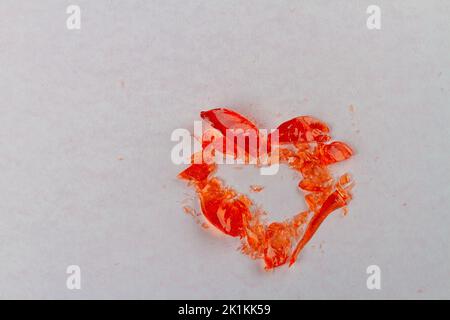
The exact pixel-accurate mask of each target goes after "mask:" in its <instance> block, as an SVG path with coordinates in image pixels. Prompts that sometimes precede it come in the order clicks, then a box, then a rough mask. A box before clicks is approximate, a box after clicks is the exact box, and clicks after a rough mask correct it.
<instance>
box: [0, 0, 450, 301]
mask: <svg viewBox="0 0 450 320" xmlns="http://www.w3.org/2000/svg"><path fill="white" fill-rule="evenodd" d="M69 4H78V5H80V7H81V10H82V23H81V30H79V31H69V30H67V29H66V18H67V14H66V12H65V11H66V7H67V6H68V5H69ZM370 4H377V5H379V6H380V7H381V10H382V29H381V30H379V31H369V30H368V29H367V28H366V19H367V14H366V8H367V7H368V5H370ZM449 35H450V2H448V1H444V0H442V1H419V0H418V1H381V0H377V1H316V0H310V1H294V0H292V1H278V0H277V1H275V0H272V1H262V0H258V1H256V0H254V1H219V0H209V1H181V0H177V1H174V0H169V1H167V0H164V1H106V0H96V1H81V0H79V1H75V0H73V1H56V0H55V1H44V0H41V1H31V0H30V1H23V0H21V1H18V0H8V1H7V0H2V1H1V3H0V72H1V77H0V297H1V298H75V299H76V298H205V299H206V298H236V299H240V298H274V299H278V298H357V299H359V298H369V299H379V298H418V299H421V298H447V299H448V298H450V248H449V240H450V236H449V228H450V212H449V209H450V170H449V167H450V165H449V163H450V162H449V160H450V157H449V156H450V131H449V123H450V106H449V102H450V37H449ZM350 105H353V106H354V108H355V111H354V112H353V113H351V112H349V106H350ZM216 106H230V107H234V108H235V109H237V110H239V111H241V112H243V113H244V114H248V115H251V116H253V118H254V119H255V120H257V121H258V123H259V124H260V126H261V127H263V128H273V127H275V126H276V125H277V124H278V123H280V122H281V121H283V120H286V119H289V118H291V117H293V116H297V115H302V114H312V115H314V116H317V117H319V118H322V119H324V120H326V121H327V122H329V123H330V124H331V126H332V128H333V131H332V132H333V135H334V137H336V138H337V139H340V140H343V141H347V142H348V143H350V144H351V145H352V146H353V147H354V148H355V150H356V151H357V155H356V156H355V157H354V158H353V159H352V160H350V161H347V163H346V164H345V166H344V167H342V169H346V170H349V171H350V172H351V173H352V174H353V175H354V177H355V179H356V182H357V185H356V189H355V192H354V195H355V199H354V201H353V202H352V203H351V205H350V213H349V215H348V216H347V217H345V218H343V217H342V214H341V213H336V214H334V215H332V216H330V217H329V218H328V219H327V220H326V221H325V223H324V224H323V225H322V227H321V229H320V230H319V232H318V233H317V234H316V236H315V237H314V239H313V241H312V242H311V243H310V244H309V245H308V247H307V248H306V249H305V250H304V252H303V253H302V255H301V256H300V260H299V263H298V264H296V265H295V267H294V268H291V269H288V268H281V269H279V270H276V271H275V272H272V273H266V272H264V271H262V267H261V265H260V264H259V263H258V262H255V261H251V260H250V259H248V258H247V257H246V256H243V255H241V254H239V253H238V252H237V251H236V250H235V249H236V248H237V246H238V244H239V241H237V240H236V239H231V238H230V239H228V238H226V237H225V236H217V235H214V234H212V233H210V232H205V231H203V230H201V228H200V227H199V226H198V225H196V224H195V223H194V221H193V220H192V219H190V218H189V217H188V216H186V215H185V214H183V212H182V210H181V205H182V204H181V202H182V201H183V200H184V199H185V198H186V194H189V189H188V188H187V187H186V186H185V184H184V183H182V182H179V181H177V180H176V179H175V176H176V174H177V173H178V171H179V170H181V169H182V168H180V167H177V166H175V165H173V164H172V163H171V161H170V150H171V148H172V147H173V145H174V143H172V142H171V141H170V134H171V132H172V130H173V129H175V128H179V127H185V128H191V127H192V124H193V121H194V120H197V119H198V118H199V115H198V114H199V112H200V111H201V110H204V109H207V108H209V107H216ZM229 171H230V173H232V172H236V171H233V170H229ZM246 172H248V173H249V178H248V180H244V179H243V178H242V177H243V176H244V175H239V174H238V175H236V174H235V175H234V176H233V177H230V178H229V179H231V180H233V179H234V180H235V183H236V184H237V185H243V186H246V187H244V188H247V187H248V184H249V183H250V182H252V181H253V180H254V181H257V180H258V182H261V183H264V184H265V185H266V186H267V189H266V190H265V191H263V193H262V194H261V195H258V197H257V198H258V200H259V201H260V203H261V204H262V205H263V206H265V207H266V208H267V209H268V210H269V211H271V212H273V215H274V218H280V217H288V216H290V215H291V214H293V213H294V212H296V211H297V210H300V209H301V208H302V207H303V205H304V204H303V199H302V197H300V196H299V195H298V192H297V191H296V190H295V186H296V183H297V182H296V181H295V180H293V179H292V173H290V172H289V170H283V171H281V173H280V175H277V176H275V177H260V176H258V175H257V174H255V173H257V172H256V171H255V170H254V169H253V170H252V169H248V170H246ZM231 180H230V181H231ZM240 190H241V191H243V192H246V191H247V189H240ZM276 212H278V213H276ZM321 244H322V248H321V249H320V248H319V247H320V245H321ZM71 264H77V265H79V266H80V267H81V270H82V289H81V290H80V291H70V290H68V289H67V288H66V285H65V281H66V276H67V275H66V273H65V271H66V267H67V266H68V265H71ZM371 264H377V265H379V266H380V268H381V270H382V289H381V290H380V291H370V290H368V289H367V288H366V278H367V275H366V268H367V266H368V265H371Z"/></svg>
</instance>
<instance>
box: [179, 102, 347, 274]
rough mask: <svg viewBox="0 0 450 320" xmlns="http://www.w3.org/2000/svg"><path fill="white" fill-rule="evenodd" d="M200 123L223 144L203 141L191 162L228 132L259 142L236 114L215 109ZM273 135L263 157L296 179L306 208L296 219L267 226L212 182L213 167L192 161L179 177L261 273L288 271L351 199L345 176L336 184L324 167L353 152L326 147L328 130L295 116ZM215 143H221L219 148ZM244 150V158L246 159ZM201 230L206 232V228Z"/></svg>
mask: <svg viewBox="0 0 450 320" xmlns="http://www.w3.org/2000/svg"><path fill="white" fill-rule="evenodd" d="M201 118H202V119H203V120H205V121H207V122H209V123H210V124H211V126H212V127H213V128H214V129H213V130H216V131H217V132H215V137H216V138H217V137H218V135H222V137H219V138H222V141H220V139H209V140H203V141H202V151H201V152H200V153H201V154H199V155H198V154H197V155H193V157H192V159H194V158H195V157H197V156H200V157H203V156H204V155H203V152H204V151H205V150H206V149H207V148H212V149H213V150H212V151H213V152H214V148H215V147H216V146H218V145H220V144H222V143H223V142H224V141H225V139H226V135H227V130H229V129H239V130H241V131H239V132H240V134H244V135H246V136H245V137H246V138H248V137H249V134H252V132H253V134H256V136H257V137H258V139H261V138H260V136H259V135H258V129H257V127H256V125H255V124H254V123H252V122H251V121H250V120H248V119H247V118H245V117H244V116H242V115H240V114H239V113H237V112H236V111H233V110H230V109H225V108H217V109H212V110H209V111H203V112H201ZM278 135H279V140H278V144H276V145H272V144H271V139H270V135H269V136H268V137H267V152H268V153H271V152H274V151H275V150H277V151H278V155H279V157H278V160H277V161H278V162H279V163H280V164H286V165H288V166H289V167H290V168H291V169H293V170H295V171H297V172H298V173H300V174H301V176H302V179H301V180H300V182H299V184H298V186H299V188H300V190H301V191H302V192H303V193H304V197H305V202H306V204H307V207H308V210H307V211H304V212H300V213H297V214H295V215H294V216H293V217H292V218H291V219H288V220H286V221H281V222H268V221H266V220H267V219H266V218H265V216H266V213H265V212H264V211H263V210H262V209H261V208H259V207H257V206H256V205H255V204H254V203H253V202H252V201H251V200H250V199H249V198H248V197H247V196H245V195H244V194H240V193H238V192H237V191H235V190H234V189H232V188H231V187H228V186H226V185H224V184H223V182H222V181H221V180H219V179H218V178H217V177H215V176H214V172H215V171H216V168H217V166H216V164H215V163H211V162H208V163H197V162H195V163H194V161H193V162H192V164H191V165H190V166H189V167H188V168H187V169H185V170H184V171H182V172H181V173H180V174H179V175H178V177H179V178H180V179H183V180H187V181H188V182H189V183H190V184H191V185H193V186H194V187H195V189H196V192H197V194H198V197H199V200H200V207H201V211H202V214H203V216H204V217H205V218H206V220H207V221H208V222H209V223H210V224H211V225H212V226H214V227H215V228H217V229H218V230H220V231H221V232H223V233H224V234H226V235H229V236H232V237H238V238H239V239H240V241H241V247H240V250H241V252H242V253H244V254H247V255H248V256H250V257H251V258H253V259H262V260H263V261H264V264H265V269H266V270H270V269H274V268H276V267H279V266H281V265H284V264H286V263H289V266H291V265H292V264H293V263H294V262H295V261H296V260H297V257H298V255H299V254H300V252H301V251H302V249H303V248H304V247H305V246H306V244H307V243H308V242H309V241H310V240H311V238H312V237H313V235H314V234H315V232H316V231H317V230H318V228H319V226H320V225H321V224H322V223H323V221H324V220H325V219H326V217H327V216H328V215H329V214H330V213H332V212H333V211H335V210H337V209H339V208H343V210H344V213H345V214H346V213H347V210H348V207H347V205H348V203H349V202H350V200H351V199H352V196H351V194H350V190H351V188H352V187H353V182H352V181H351V178H350V175H349V174H344V175H342V176H341V177H339V178H338V179H335V178H334V177H333V176H332V175H331V173H330V171H329V168H328V165H331V164H334V163H336V162H340V161H344V160H346V159H348V158H350V157H351V156H352V155H353V150H352V149H351V148H350V147H349V146H348V145H347V144H345V143H344V142H340V141H334V142H329V141H330V140H331V136H330V129H329V127H328V126H327V124H325V123H324V122H322V121H320V120H318V119H316V118H314V117H311V116H300V117H296V118H293V119H291V120H289V121H286V122H284V123H282V124H281V125H280V126H279V127H278ZM217 141H220V142H219V144H217ZM259 143H260V141H259V140H258V144H259ZM248 145H249V144H246V146H245V152H246V153H249V152H250V153H251V152H252V150H249V149H248ZM222 150H223V149H222ZM237 151H238V150H237V146H236V145H235V149H234V150H232V151H231V152H233V153H234V154H236V153H237ZM227 152H228V151H227ZM246 159H248V158H246ZM263 188H264V187H262V186H257V185H252V186H250V191H251V192H260V191H262V190H263ZM184 210H185V212H186V213H188V214H190V215H192V216H195V211H194V210H193V209H192V208H188V207H185V209H184ZM201 225H202V226H203V227H205V228H206V227H208V225H207V224H206V223H202V224H201Z"/></svg>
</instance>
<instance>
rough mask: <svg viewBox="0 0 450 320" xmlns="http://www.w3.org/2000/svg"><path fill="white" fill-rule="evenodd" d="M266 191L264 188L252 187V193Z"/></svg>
mask: <svg viewBox="0 0 450 320" xmlns="http://www.w3.org/2000/svg"><path fill="white" fill-rule="evenodd" d="M263 190H264V187H263V186H259V185H251V186H250V192H261V191H263Z"/></svg>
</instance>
